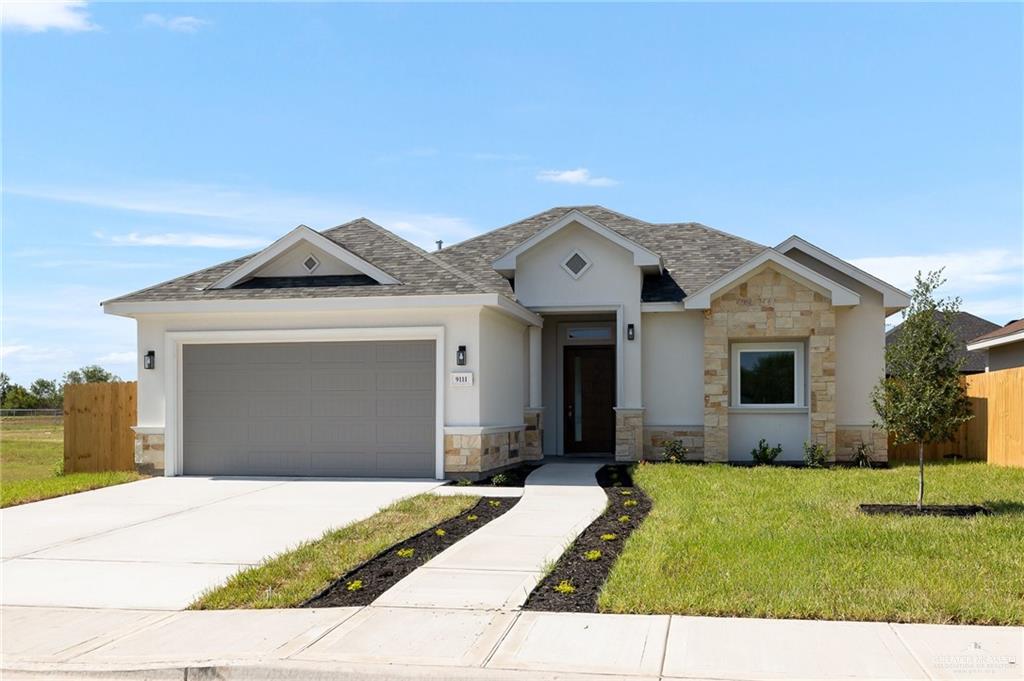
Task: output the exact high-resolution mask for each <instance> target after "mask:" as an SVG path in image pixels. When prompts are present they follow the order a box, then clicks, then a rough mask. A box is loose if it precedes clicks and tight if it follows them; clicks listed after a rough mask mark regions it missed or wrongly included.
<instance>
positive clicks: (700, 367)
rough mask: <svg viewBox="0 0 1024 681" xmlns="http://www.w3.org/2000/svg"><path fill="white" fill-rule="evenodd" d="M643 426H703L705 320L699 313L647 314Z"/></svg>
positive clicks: (644, 318)
mask: <svg viewBox="0 0 1024 681" xmlns="http://www.w3.org/2000/svg"><path fill="white" fill-rule="evenodd" d="M642 318H643V329H644V335H643V342H642V348H643V353H644V360H643V394H644V397H643V406H644V423H646V424H648V425H653V426H701V425H703V423H704V317H703V315H702V314H701V312H700V311H698V310H690V311H686V312H645V313H643V315H642Z"/></svg>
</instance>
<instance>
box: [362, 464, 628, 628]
mask: <svg viewBox="0 0 1024 681" xmlns="http://www.w3.org/2000/svg"><path fill="white" fill-rule="evenodd" d="M601 465H602V464H599V463H549V464H545V465H544V466H542V467H540V468H539V469H537V470H536V471H534V472H533V473H531V474H530V475H529V477H527V479H526V484H525V486H524V488H523V494H522V498H521V499H520V500H519V503H518V504H516V506H515V507H514V508H512V510H510V511H508V512H507V513H505V514H504V515H502V516H500V517H498V518H496V519H494V520H492V521H491V522H489V523H487V524H486V525H484V526H483V527H481V528H480V529H479V530H477V531H476V532H473V533H472V534H471V535H469V536H468V537H466V538H465V539H462V540H461V541H459V542H456V543H455V544H454V545H452V546H451V547H449V548H448V549H446V550H445V551H443V552H441V553H440V554H439V555H437V556H435V557H434V558H432V559H431V560H429V561H428V562H427V563H425V564H424V565H422V566H421V567H419V568H417V569H416V570H414V571H413V572H412V573H411V574H409V575H408V576H407V577H405V578H404V579H402V580H401V581H400V582H398V583H397V584H395V585H394V586H393V587H391V588H390V589H388V590H387V591H385V592H384V593H383V594H381V595H380V597H379V598H378V599H377V600H376V601H375V602H374V605H381V606H392V607H419V608H458V609H479V610H496V609H512V608H517V607H519V606H521V605H522V604H523V603H525V602H526V598H527V597H528V596H529V595H530V592H531V591H533V587H534V586H536V585H537V582H538V581H539V580H540V579H541V577H542V576H543V574H544V566H545V565H546V564H548V563H552V562H554V561H556V560H558V558H559V556H561V555H562V553H563V552H565V547H566V546H568V545H569V544H570V543H571V542H572V541H573V540H574V539H576V537H577V536H578V535H579V533H580V532H582V531H583V530H584V529H586V527H587V526H588V525H590V523H592V522H593V521H594V519H595V518H597V517H598V516H599V515H601V513H602V512H604V509H605V507H606V506H607V504H608V497H607V496H606V495H605V493H604V490H603V489H602V488H601V487H600V486H599V485H598V484H597V478H596V477H595V474H596V473H597V471H598V469H599V468H600V467H601ZM466 489H471V488H466ZM492 501H494V500H492Z"/></svg>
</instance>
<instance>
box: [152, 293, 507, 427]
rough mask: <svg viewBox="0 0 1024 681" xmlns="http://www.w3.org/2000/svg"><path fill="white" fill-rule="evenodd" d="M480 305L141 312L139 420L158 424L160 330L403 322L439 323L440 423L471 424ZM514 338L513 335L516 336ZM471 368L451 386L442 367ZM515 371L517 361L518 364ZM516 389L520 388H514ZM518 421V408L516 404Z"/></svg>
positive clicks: (476, 416)
mask: <svg viewBox="0 0 1024 681" xmlns="http://www.w3.org/2000/svg"><path fill="white" fill-rule="evenodd" d="M482 311H483V310H482V308H480V307H465V308H463V307H458V308H417V309H412V308H410V309H397V310H380V311H377V310H345V311H322V312H321V311H317V312H281V311H276V312H273V313H256V314H254V313H232V314H228V313H204V314H188V315H181V314H177V315H140V316H139V318H138V343H139V358H140V362H139V367H138V372H139V388H138V425H140V426H151V427H163V426H165V424H164V416H165V404H164V380H165V376H164V368H165V367H166V366H167V364H168V363H167V361H166V359H165V358H164V357H163V356H162V355H163V352H164V334H165V333H166V332H168V331H234V330H264V329H268V330H269V329H343V328H372V327H402V326H443V327H444V329H445V350H444V357H445V372H446V379H445V425H448V426H476V425H480V424H481V421H480V418H481V408H480V407H481V399H480V394H481V393H480V390H481V387H480V381H479V380H478V379H479V378H480V367H481V358H482V354H481V351H480V346H481V343H480V317H481V312H482ZM517 341H518V338H517ZM459 345H465V346H466V349H467V355H468V363H467V366H465V367H456V366H455V350H456V348H457V347H458V346H459ZM147 350H154V351H156V353H157V354H156V369H153V370H145V369H143V368H142V364H141V358H142V356H143V355H144V354H145V353H146V351H147ZM456 370H458V371H472V372H473V373H474V378H475V379H477V380H475V381H474V385H473V386H472V387H458V388H456V387H452V386H451V385H449V384H448V381H447V373H448V372H451V371H456ZM517 371H518V367H517ZM515 390H516V392H515V393H514V394H515V395H519V394H520V393H519V390H521V388H517V389H515ZM519 412H520V413H519V421H518V422H521V419H522V413H521V412H522V410H521V409H520V410H519Z"/></svg>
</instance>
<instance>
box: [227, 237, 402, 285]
mask: <svg viewBox="0 0 1024 681" xmlns="http://www.w3.org/2000/svg"><path fill="white" fill-rule="evenodd" d="M306 251H313V252H312V253H309V254H308V255H307V254H306ZM325 255H326V256H327V258H328V259H333V260H334V261H335V262H334V263H333V265H334V266H333V267H327V268H325V271H326V270H330V273H331V274H337V275H358V274H362V275H365V276H367V277H370V278H371V279H373V280H374V281H376V282H377V283H379V284H399V283H401V282H400V281H398V280H397V279H395V278H394V277H392V276H391V275H390V274H388V273H387V272H385V271H384V270H382V269H380V268H378V267H376V266H375V265H373V264H371V263H370V262H367V261H366V260H364V259H363V258H360V257H359V256H358V255H356V254H355V253H353V252H351V251H349V250H347V249H346V248H344V247H343V246H341V245H340V244H338V243H336V242H334V241H332V240H330V239H328V238H327V237H325V236H324V235H323V234H320V233H319V232H316V231H314V230H312V229H310V228H309V227H306V226H305V225H299V226H298V227H296V228H295V229H293V230H292V231H290V232H288V233H287V234H285V235H284V236H283V237H281V238H280V239H278V240H277V241H275V242H274V243H272V244H270V245H269V246H267V247H266V248H264V249H263V250H262V251H260V252H259V253H257V254H256V255H254V256H253V257H251V258H249V259H248V260H246V261H245V262H244V263H242V264H240V265H239V266H238V267H236V268H234V269H232V270H231V271H230V272H228V273H227V274H225V275H224V276H223V277H221V278H220V279H218V280H217V281H215V282H214V283H212V284H211V285H210V286H209V287H208V288H211V289H226V288H232V287H233V286H235V285H237V284H240V283H242V282H244V281H246V280H248V279H250V278H253V277H257V276H259V275H260V273H265V274H266V275H267V276H271V277H275V276H282V275H287V274H291V273H290V272H286V271H284V270H282V269H280V267H278V268H275V265H278V266H279V265H280V264H281V262H280V261H281V260H283V259H289V258H296V257H297V259H299V260H304V259H305V258H307V257H310V256H312V257H314V258H315V259H316V260H317V261H318V262H317V265H318V266H317V267H316V269H319V266H320V265H322V264H323V263H322V259H323V257H324V256H325ZM318 256H319V257H318ZM316 269H314V270H313V271H311V272H310V274H311V275H312V274H313V273H314V272H315V271H316Z"/></svg>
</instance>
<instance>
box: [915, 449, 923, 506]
mask: <svg viewBox="0 0 1024 681" xmlns="http://www.w3.org/2000/svg"><path fill="white" fill-rule="evenodd" d="M917 463H918V472H917V507H918V508H921V507H922V506H924V443H923V442H918V443H917Z"/></svg>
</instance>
